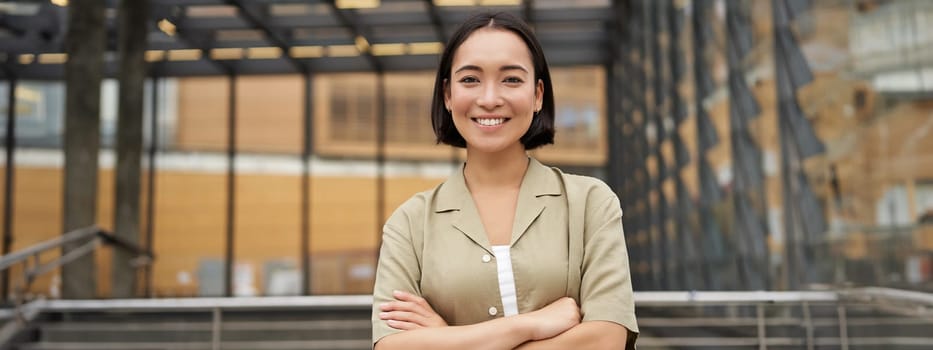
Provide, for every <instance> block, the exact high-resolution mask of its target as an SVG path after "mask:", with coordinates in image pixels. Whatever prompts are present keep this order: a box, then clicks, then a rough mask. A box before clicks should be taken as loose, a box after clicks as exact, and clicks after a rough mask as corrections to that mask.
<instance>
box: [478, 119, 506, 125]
mask: <svg viewBox="0 0 933 350" xmlns="http://www.w3.org/2000/svg"><path fill="white" fill-rule="evenodd" d="M472 119H473V121H474V122H476V123H477V124H479V125H482V126H497V125H502V124H504V123H505V122H507V121H509V119H508V118H472Z"/></svg>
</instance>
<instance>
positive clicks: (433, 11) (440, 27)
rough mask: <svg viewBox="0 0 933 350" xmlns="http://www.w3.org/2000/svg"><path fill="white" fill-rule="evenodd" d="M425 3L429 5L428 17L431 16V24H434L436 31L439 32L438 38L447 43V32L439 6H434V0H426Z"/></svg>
mask: <svg viewBox="0 0 933 350" xmlns="http://www.w3.org/2000/svg"><path fill="white" fill-rule="evenodd" d="M424 3H425V6H427V10H428V17H431V24H433V25H434V32H435V33H436V34H437V40H439V41H440V42H442V43H445V44H446V43H447V33H446V32H445V31H444V22H442V21H441V16H440V14H439V13H438V9H437V6H434V0H424Z"/></svg>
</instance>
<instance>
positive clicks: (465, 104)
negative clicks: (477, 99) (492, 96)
mask: <svg viewBox="0 0 933 350" xmlns="http://www.w3.org/2000/svg"><path fill="white" fill-rule="evenodd" d="M472 101H473V96H472V95H471V94H470V91H469V90H466V89H453V90H451V91H450V106H451V108H453V109H455V110H461V111H462V110H463V109H464V108H469V106H470V104H471V103H472Z"/></svg>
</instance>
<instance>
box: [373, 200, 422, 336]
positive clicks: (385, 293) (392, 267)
mask: <svg viewBox="0 0 933 350" xmlns="http://www.w3.org/2000/svg"><path fill="white" fill-rule="evenodd" d="M406 204H409V203H406ZM405 206H406V205H403V206H402V208H399V210H397V211H396V212H395V213H394V214H392V216H391V217H390V218H389V220H388V221H387V223H386V225H385V226H384V227H383V231H382V247H381V248H380V249H379V262H378V264H377V267H376V281H375V285H374V286H373V310H372V323H373V339H372V340H373V346H375V344H376V342H378V341H379V340H380V339H382V338H383V337H385V336H388V335H391V334H395V333H398V332H401V331H400V330H397V329H394V328H391V327H389V326H388V324H386V322H385V321H383V320H381V319H379V312H380V311H379V305H380V304H382V303H386V302H390V301H393V300H395V298H394V297H393V296H392V292H393V291H395V290H400V291H405V292H409V293H413V294H415V295H419V296H420V295H421V290H420V288H419V285H420V280H421V265H420V263H419V262H418V255H417V254H415V245H414V244H413V242H412V232H411V228H410V227H411V225H410V224H409V222H410V221H409V220H410V218H409V217H408V216H407V215H406V214H405V210H403V209H404V207H405Z"/></svg>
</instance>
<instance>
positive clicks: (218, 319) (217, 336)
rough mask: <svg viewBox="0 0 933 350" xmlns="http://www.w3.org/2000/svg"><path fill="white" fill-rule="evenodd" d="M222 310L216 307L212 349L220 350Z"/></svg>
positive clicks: (212, 331)
mask: <svg viewBox="0 0 933 350" xmlns="http://www.w3.org/2000/svg"><path fill="white" fill-rule="evenodd" d="M220 322H221V314H220V308H219V307H215V308H214V310H213V317H212V318H211V349H212V350H220Z"/></svg>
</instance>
